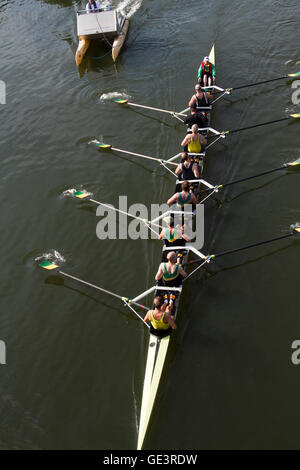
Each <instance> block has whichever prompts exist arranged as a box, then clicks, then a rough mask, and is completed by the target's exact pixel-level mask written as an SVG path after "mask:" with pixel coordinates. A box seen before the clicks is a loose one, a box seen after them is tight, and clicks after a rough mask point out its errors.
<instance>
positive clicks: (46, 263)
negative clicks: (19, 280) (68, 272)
mask: <svg viewBox="0 0 300 470" xmlns="http://www.w3.org/2000/svg"><path fill="white" fill-rule="evenodd" d="M40 267H41V268H44V269H48V270H49V271H51V270H52V269H57V268H58V267H59V266H58V264H54V263H50V261H43V262H42V263H40Z"/></svg>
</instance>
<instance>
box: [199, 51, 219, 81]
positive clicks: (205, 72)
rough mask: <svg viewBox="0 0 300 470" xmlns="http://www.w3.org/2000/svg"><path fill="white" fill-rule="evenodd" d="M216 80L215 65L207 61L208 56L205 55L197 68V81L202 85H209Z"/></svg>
mask: <svg viewBox="0 0 300 470" xmlns="http://www.w3.org/2000/svg"><path fill="white" fill-rule="evenodd" d="M215 81H216V67H215V65H214V64H213V63H212V62H210V61H209V57H208V56H206V57H204V59H203V62H202V64H201V65H200V67H199V70H198V82H199V84H200V85H201V83H203V86H204V87H206V86H211V85H212V84H213V83H215Z"/></svg>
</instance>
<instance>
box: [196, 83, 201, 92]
mask: <svg viewBox="0 0 300 470" xmlns="http://www.w3.org/2000/svg"><path fill="white" fill-rule="evenodd" d="M195 91H196V93H197V91H201V86H200V85H199V83H197V85H195Z"/></svg>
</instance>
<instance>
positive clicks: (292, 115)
mask: <svg viewBox="0 0 300 470" xmlns="http://www.w3.org/2000/svg"><path fill="white" fill-rule="evenodd" d="M289 116H290V117H292V118H295V119H297V118H299V117H300V113H294V114H290V115H289Z"/></svg>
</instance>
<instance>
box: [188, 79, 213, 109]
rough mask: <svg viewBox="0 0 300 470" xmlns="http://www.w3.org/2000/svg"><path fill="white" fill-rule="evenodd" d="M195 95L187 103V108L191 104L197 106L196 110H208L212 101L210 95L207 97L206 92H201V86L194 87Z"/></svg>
mask: <svg viewBox="0 0 300 470" xmlns="http://www.w3.org/2000/svg"><path fill="white" fill-rule="evenodd" d="M195 92H196V93H195V95H193V96H192V97H191V99H190V101H189V106H190V107H191V106H192V105H193V104H195V105H196V106H197V109H199V110H200V109H201V108H208V107H209V106H210V103H209V102H210V100H212V99H213V96H212V95H209V94H208V93H207V92H206V91H202V90H201V86H200V85H199V84H198V85H196V86H195Z"/></svg>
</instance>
